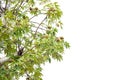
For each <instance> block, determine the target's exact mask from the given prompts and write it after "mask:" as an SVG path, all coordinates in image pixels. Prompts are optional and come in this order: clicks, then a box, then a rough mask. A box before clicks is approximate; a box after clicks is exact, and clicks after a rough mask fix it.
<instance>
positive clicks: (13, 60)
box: [0, 0, 70, 80]
mask: <svg viewBox="0 0 120 80" xmlns="http://www.w3.org/2000/svg"><path fill="white" fill-rule="evenodd" d="M61 15H62V11H61V10H60V8H59V5H58V3H57V2H52V1H50V0H0V54H4V55H5V57H2V58H1V59H0V80H19V77H21V76H26V80H42V78H41V76H42V73H41V70H42V67H41V65H42V64H45V63H46V62H51V59H55V60H58V61H61V60H62V54H63V53H64V49H65V48H69V47H70V45H69V43H68V42H66V41H65V40H64V37H62V36H57V33H58V30H59V29H62V22H61V20H60V18H61Z"/></svg>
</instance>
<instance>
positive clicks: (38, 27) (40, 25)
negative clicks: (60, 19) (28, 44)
mask: <svg viewBox="0 0 120 80" xmlns="http://www.w3.org/2000/svg"><path fill="white" fill-rule="evenodd" d="M46 19H47V16H46V17H45V18H44V19H43V20H42V21H41V23H40V24H39V25H38V27H37V29H36V31H35V34H34V38H35V36H36V34H37V31H38V29H39V27H40V26H41V24H42V23H43V22H44V21H45V20H46Z"/></svg>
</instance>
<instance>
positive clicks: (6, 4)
mask: <svg viewBox="0 0 120 80" xmlns="http://www.w3.org/2000/svg"><path fill="white" fill-rule="evenodd" d="M7 6H8V0H6V3H5V10H6V9H7Z"/></svg>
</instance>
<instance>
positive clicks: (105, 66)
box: [43, 0, 120, 80]
mask: <svg viewBox="0 0 120 80" xmlns="http://www.w3.org/2000/svg"><path fill="white" fill-rule="evenodd" d="M55 1H56V0H55ZM58 1H59V4H60V5H61V9H62V10H63V13H64V15H63V17H62V21H63V23H64V28H63V31H62V35H64V37H65V40H67V41H69V42H70V44H71V48H70V49H68V50H66V51H65V55H64V58H63V61H62V62H56V61H52V63H51V64H46V66H44V70H43V75H44V76H43V78H44V79H43V80H120V0H58Z"/></svg>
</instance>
